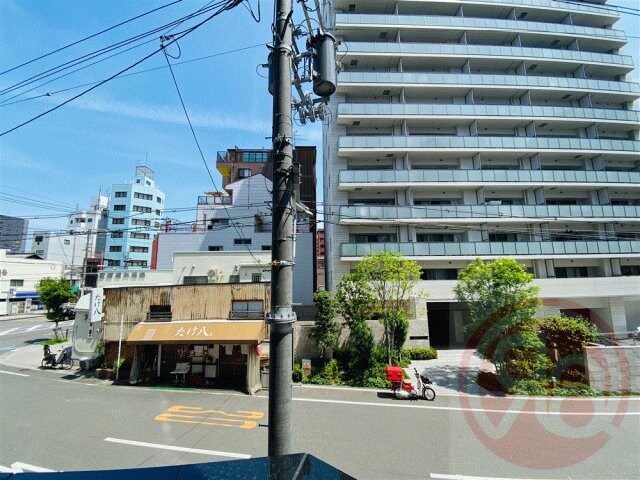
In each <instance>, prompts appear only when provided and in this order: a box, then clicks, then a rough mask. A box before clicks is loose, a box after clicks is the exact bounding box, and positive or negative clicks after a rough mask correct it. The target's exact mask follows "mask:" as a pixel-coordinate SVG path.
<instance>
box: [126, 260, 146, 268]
mask: <svg viewBox="0 0 640 480" xmlns="http://www.w3.org/2000/svg"><path fill="white" fill-rule="evenodd" d="M127 264H128V265H129V266H130V267H146V266H147V261H146V260H129V261H128V262H127Z"/></svg>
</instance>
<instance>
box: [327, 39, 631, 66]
mask: <svg viewBox="0 0 640 480" xmlns="http://www.w3.org/2000/svg"><path fill="white" fill-rule="evenodd" d="M338 53H339V55H346V56H347V57H349V56H361V55H362V54H372V53H374V54H380V55H385V56H389V55H393V56H404V55H411V56H416V55H424V56H447V57H455V56H463V57H481V58H487V59H490V58H492V57H497V59H500V60H503V59H504V58H505V57H508V58H517V59H519V60H528V59H531V60H536V61H543V62H544V61H550V62H577V63H597V64H605V65H612V66H625V67H628V68H627V69H626V70H627V71H630V70H632V69H633V58H632V57H630V56H628V55H613V54H610V53H599V52H585V51H578V50H558V49H552V48H532V47H511V46H502V45H459V44H458V45H456V44H446V43H386V42H385V43H381V42H349V44H348V46H347V45H346V44H343V45H342V46H341V47H339V49H338Z"/></svg>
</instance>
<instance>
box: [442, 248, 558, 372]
mask: <svg viewBox="0 0 640 480" xmlns="http://www.w3.org/2000/svg"><path fill="white" fill-rule="evenodd" d="M533 278H534V277H533V275H532V274H530V273H528V272H527V270H526V269H525V267H524V266H523V265H521V264H519V263H518V262H516V261H515V260H513V259H510V258H499V259H497V260H495V261H493V262H484V261H483V260H481V259H479V258H477V259H476V260H475V261H473V262H472V263H470V264H469V265H467V267H466V268H464V269H463V270H461V271H460V272H459V274H458V283H457V284H456V286H455V288H454V291H455V294H456V298H457V299H458V301H459V302H461V303H463V304H464V305H465V306H466V307H467V309H468V310H469V323H468V325H467V329H468V330H470V331H471V332H472V338H473V339H474V340H475V341H477V350H478V353H479V354H480V355H481V356H482V357H483V358H485V359H487V360H489V361H491V362H492V363H493V364H494V365H495V367H496V371H497V373H498V376H500V377H502V378H512V379H513V378H516V379H517V378H533V377H535V376H536V375H537V374H538V373H539V370H541V369H543V368H544V367H545V366H546V358H545V356H544V354H543V353H542V350H543V349H544V344H543V343H542V342H541V341H540V339H539V337H538V335H537V331H536V327H535V322H534V321H533V316H534V315H535V313H536V311H537V310H538V298H537V295H538V291H539V289H538V287H536V286H535V285H532V283H531V282H532V281H533Z"/></svg>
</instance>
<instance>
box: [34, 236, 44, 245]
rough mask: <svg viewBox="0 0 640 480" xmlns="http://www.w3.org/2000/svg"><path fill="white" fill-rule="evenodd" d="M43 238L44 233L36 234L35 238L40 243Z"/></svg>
mask: <svg viewBox="0 0 640 480" xmlns="http://www.w3.org/2000/svg"><path fill="white" fill-rule="evenodd" d="M42 240H44V237H43V236H42V235H36V238H35V239H34V241H35V242H36V243H40V242H41V241H42Z"/></svg>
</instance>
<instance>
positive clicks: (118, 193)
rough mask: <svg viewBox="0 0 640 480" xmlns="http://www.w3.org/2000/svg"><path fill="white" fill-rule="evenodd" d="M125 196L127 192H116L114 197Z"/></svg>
mask: <svg viewBox="0 0 640 480" xmlns="http://www.w3.org/2000/svg"><path fill="white" fill-rule="evenodd" d="M126 196H127V192H116V194H115V197H116V198H126Z"/></svg>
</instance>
